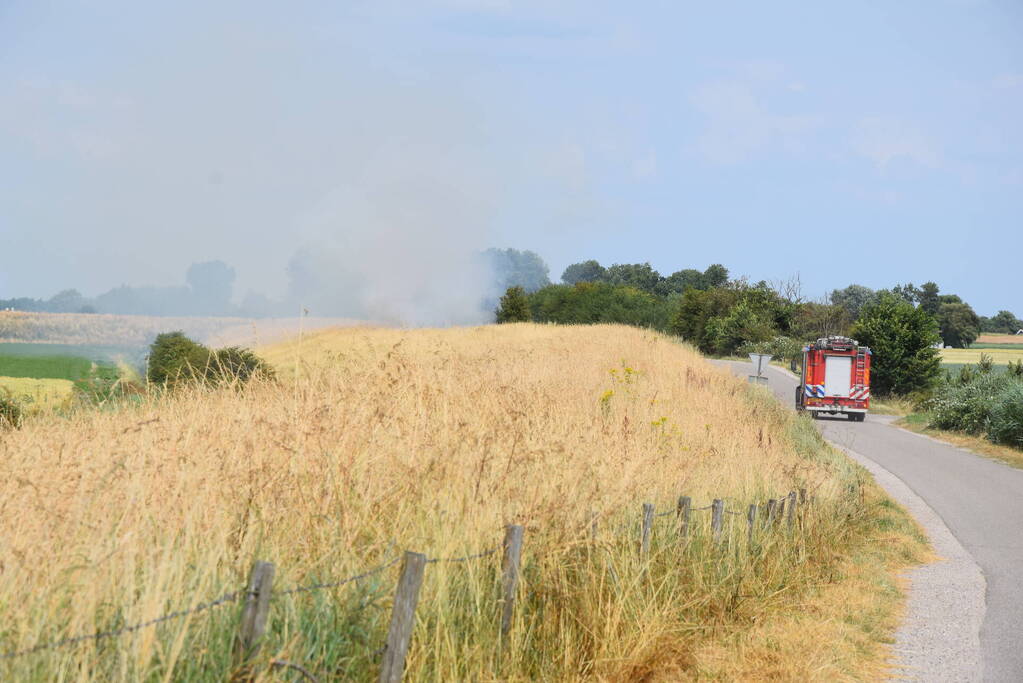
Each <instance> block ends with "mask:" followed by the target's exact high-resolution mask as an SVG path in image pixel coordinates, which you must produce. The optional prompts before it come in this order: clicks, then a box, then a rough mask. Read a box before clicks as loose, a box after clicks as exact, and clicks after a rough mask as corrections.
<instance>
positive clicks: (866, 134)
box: [851, 117, 941, 169]
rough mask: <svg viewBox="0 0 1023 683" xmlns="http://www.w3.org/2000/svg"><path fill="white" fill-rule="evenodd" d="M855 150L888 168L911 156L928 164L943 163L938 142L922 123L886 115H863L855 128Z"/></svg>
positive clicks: (918, 161) (923, 164)
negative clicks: (925, 130) (910, 122)
mask: <svg viewBox="0 0 1023 683" xmlns="http://www.w3.org/2000/svg"><path fill="white" fill-rule="evenodd" d="M851 145H852V149H853V151H854V152H855V153H856V154H858V155H860V156H863V157H866V158H867V159H870V160H871V161H872V162H874V165H875V166H877V167H878V168H879V169H885V168H886V167H887V166H889V165H890V164H891V163H892V162H893V161H896V160H907V161H912V162H915V163H917V164H919V165H921V166H924V167H927V168H933V167H935V166H937V165H938V164H939V161H940V158H941V154H940V150H939V149H938V146H937V144H936V143H935V142H934V141H932V140H931V139H930V138H929V136H928V135H927V134H926V133H925V132H924V131H923V130H921V129H920V128H919V127H918V126H914V125H910V124H909V123H907V122H904V121H898V120H895V119H889V118H882V117H868V118H864V119H861V120H860V121H859V123H858V124H857V125H856V128H855V130H854V131H853V135H852V140H851Z"/></svg>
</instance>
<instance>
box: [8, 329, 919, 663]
mask: <svg viewBox="0 0 1023 683" xmlns="http://www.w3.org/2000/svg"><path fill="white" fill-rule="evenodd" d="M266 356H267V357H268V358H269V359H270V360H271V362H273V363H274V364H276V365H277V366H278V370H279V376H280V377H282V381H281V383H280V384H263V385H255V386H249V387H247V388H246V389H245V390H244V391H237V390H231V389H223V390H218V391H213V392H200V391H195V392H189V391H185V392H182V393H179V394H177V395H174V396H168V397H164V398H160V399H158V398H152V399H150V400H149V401H147V402H145V403H143V404H141V405H132V406H127V407H125V408H124V409H123V410H122V411H119V412H88V411H81V412H77V413H75V414H73V415H71V416H70V417H67V418H58V417H56V416H48V415H42V416H37V417H36V418H33V419H32V420H29V421H28V422H27V423H26V425H25V426H24V427H23V428H22V429H21V430H18V431H13V432H9V433H7V434H5V435H4V436H3V437H2V439H0V482H2V483H0V486H2V487H3V495H2V498H0V499H2V501H3V514H2V516H0V520H2V521H0V529H2V533H0V543H2V546H3V549H2V557H3V576H4V581H3V582H0V617H2V622H3V624H4V628H3V631H2V633H0V650H2V651H9V650H12V649H21V648H28V647H31V646H33V645H35V644H36V643H38V642H40V641H45V640H49V639H53V638H60V637H62V636H67V635H74V634H77V633H82V632H93V631H96V630H97V629H105V628H108V627H113V626H117V625H119V624H123V623H133V622H137V621H142V620H146V619H149V618H153V617H155V616H158V615H159V614H161V613H163V612H165V611H168V610H172V609H177V608H181V607H188V606H190V605H194V604H196V603H198V602H200V601H205V600H209V599H212V598H215V597H217V596H219V595H221V594H223V593H225V592H228V591H234V590H238V589H239V588H240V587H241V586H242V585H243V583H244V580H245V578H246V575H247V573H248V570H249V567H250V565H251V563H252V561H253V560H254V559H256V558H260V559H266V560H271V561H273V562H275V563H277V567H278V574H277V579H276V583H275V585H276V586H278V587H280V588H289V587H292V586H296V585H305V584H309V583H315V582H318V581H330V580H332V579H337V578H342V577H345V576H349V575H353V574H356V573H359V572H361V571H363V570H365V569H366V568H369V567H373V566H376V565H378V564H381V563H383V562H386V561H389V560H390V559H391V558H392V557H395V556H396V554H397V553H398V552H399V551H400V550H401V549H413V550H417V551H421V552H424V553H427V554H428V555H429V556H431V557H450V556H458V555H464V554H467V553H473V552H477V551H480V550H484V549H487V548H490V547H493V546H495V545H496V544H498V543H499V542H500V538H501V535H502V531H501V529H502V526H503V525H505V524H508V523H520V524H524V525H526V528H527V531H526V541H525V546H524V557H523V561H524V574H523V582H522V585H521V587H520V601H521V602H520V605H519V611H518V613H517V620H516V625H515V628H514V630H513V633H512V638H511V642H510V644H509V647H508V648H507V649H506V650H505V652H504V655H503V657H501V656H499V652H500V648H499V647H498V633H497V623H498V622H497V619H496V616H497V613H498V609H499V604H498V594H499V559H498V557H497V556H494V557H490V558H483V559H480V560H474V561H472V562H468V563H454V564H447V563H438V564H431V565H429V566H428V567H427V571H426V579H425V583H424V585H423V589H422V594H421V598H420V604H419V608H418V610H417V615H418V623H417V627H416V632H415V634H414V637H413V643H412V648H411V651H410V657H409V661H408V673H409V676H408V678H409V680H489V679H495V678H500V679H505V680H536V679H545V680H564V679H579V678H596V679H607V680H679V679H695V678H727V679H767V678H785V679H793V680H795V679H798V680H809V679H817V680H833V679H836V678H847V679H876V678H877V677H879V676H881V675H882V672H883V669H884V667H885V663H886V658H887V657H888V655H889V652H888V645H887V644H888V643H889V642H890V637H891V634H892V632H893V630H894V627H895V625H896V620H897V615H898V611H899V607H900V604H901V595H900V591H899V589H898V587H897V580H896V574H897V572H898V570H899V569H901V568H902V567H905V566H906V565H907V564H909V563H911V562H913V561H915V560H917V559H919V558H920V557H922V555H923V553H924V552H925V551H924V546H923V541H922V540H921V539H920V538H919V537H918V536H917V533H916V531H915V527H914V526H913V525H912V523H911V522H910V521H909V520H908V519H907V517H906V516H905V514H904V513H903V512H902V511H901V510H899V509H898V508H897V507H896V506H894V505H893V504H892V503H891V502H890V501H888V500H887V499H886V498H885V497H884V496H883V495H882V494H881V493H880V492H879V490H878V489H877V488H876V486H874V485H873V484H872V483H871V481H870V479H869V477H867V476H866V474H865V473H864V472H863V471H862V470H861V469H860V468H858V467H857V466H855V465H853V464H852V463H850V462H849V461H848V460H846V459H844V458H842V457H841V456H839V455H837V454H835V453H834V452H833V451H831V450H830V449H829V448H827V446H826V445H825V444H824V443H823V442H822V441H821V440H820V437H819V436H818V434H817V432H816V431H815V430H814V429H813V427H812V425H811V424H810V423H809V421H807V420H805V419H800V418H797V417H796V416H795V415H794V414H792V413H791V411H788V410H785V409H784V408H782V407H781V406H780V405H779V404H778V403H777V402H775V401H774V400H772V399H771V398H770V397H769V396H768V395H767V394H766V392H760V391H757V390H756V389H753V388H750V387H747V386H746V385H745V383H744V382H742V381H740V380H738V379H736V378H734V377H732V376H730V375H728V374H727V373H725V372H723V371H721V370H718V369H715V368H712V367H711V366H709V365H708V364H707V363H706V362H705V361H704V360H703V359H702V358H700V357H699V355H698V354H696V353H695V352H693V351H691V350H689V349H687V348H686V347H682V346H679V345H678V344H675V343H673V342H672V341H671V340H669V339H668V338H666V337H664V336H661V335H659V334H653V333H649V332H643V331H641V330H637V329H633V328H627V327H615V326H595V327H583V326H579V327H564V328H560V327H547V326H534V325H514V326H492V327H485V328H478V329H452V330H444V331H432V330H417V331H397V330H354V329H350V330H339V331H329V332H323V333H320V334H316V335H312V336H310V337H307V338H306V339H305V340H304V341H303V343H302V344H301V347H299V345H298V344H289V345H284V346H280V347H275V348H270V349H266ZM297 359H301V363H300V364H296V363H295V361H296V360H297ZM801 487H805V488H807V489H808V491H809V492H810V495H811V496H812V497H813V498H814V502H813V504H812V505H808V506H806V507H805V508H803V511H802V514H801V519H800V522H799V525H798V529H797V531H796V532H795V533H793V534H791V535H790V534H788V533H787V532H786V531H785V530H784V529H785V527H784V526H780V527H778V528H776V529H762V530H760V531H758V536H757V543H756V545H755V546H754V548H753V549H750V548H749V547H748V546H747V544H746V537H745V528H744V527H745V524H744V521H743V518H742V517H736V516H732V515H728V516H726V528H725V542H724V545H723V546H722V547H721V548H715V547H714V546H713V544H712V543H710V542H709V541H708V535H709V532H708V530H707V525H708V523H709V513H707V512H694V524H695V528H694V530H693V536H692V538H691V540H690V542H689V543H688V544H682V543H680V542H679V539H678V537H677V534H676V531H675V522H674V518H673V516H668V517H666V518H658V519H657V521H656V526H655V529H654V536H653V542H652V549H651V555H650V560H649V562H648V563H642V562H640V561H639V559H638V557H637V552H636V533H637V525H638V521H639V516H640V515H639V513H640V505H641V503H643V502H646V501H649V502H652V503H655V504H656V505H657V508H658V510H659V511H660V510H670V509H671V508H672V506H673V505H674V501H675V500H676V498H677V496H679V495H680V494H685V495H689V496H692V497H693V500H694V505H697V506H702V505H706V504H708V503H710V501H711V499H712V498H715V497H720V498H724V499H725V500H726V502H727V505H728V508H729V509H730V510H735V511H740V512H744V511H745V508H746V505H747V504H749V503H751V502H763V501H764V500H766V499H767V498H769V497H776V496H779V495H782V494H784V493H785V492H787V491H790V490H792V489H797V488H801ZM594 513H596V514H597V515H598V516H599V529H600V534H599V538H598V543H597V544H596V545H594V544H592V543H591V542H590V540H589V529H590V522H591V519H592V515H593V514H594ZM394 581H395V574H394V570H393V569H392V570H390V571H389V572H386V573H383V574H380V575H378V576H375V577H373V578H371V579H367V580H364V581H361V582H358V583H355V584H349V585H346V586H344V587H341V588H338V589H330V590H324V591H318V592H312V593H305V594H299V595H294V596H282V597H279V598H275V599H274V600H273V602H272V605H271V613H270V614H271V616H270V626H269V631H268V634H267V638H266V642H265V645H264V648H263V650H262V652H261V655H260V662H261V663H263V664H266V663H267V662H269V660H270V659H271V658H274V659H284V660H288V661H292V662H297V663H300V664H302V665H303V666H305V667H307V668H308V669H310V670H312V671H315V672H318V673H319V674H320V676H321V680H326V679H330V678H335V677H336V678H345V679H348V678H352V679H361V680H369V679H371V678H373V677H374V676H375V671H376V668H377V659H376V658H375V657H376V655H374V654H373V653H374V652H375V651H376V650H378V648H379V647H380V646H381V645H382V643H383V639H384V633H385V628H386V621H387V617H388V614H389V612H388V610H389V601H390V597H391V594H392V591H393V585H394ZM237 616H238V608H237V605H233V604H232V605H229V606H228V607H221V608H218V609H215V610H212V611H210V612H207V613H203V614H200V615H197V616H196V617H194V618H192V619H189V620H174V621H170V622H167V623H165V624H162V625H160V626H158V627H155V628H147V629H143V630H142V631H140V632H139V633H138V634H137V635H134V636H125V637H121V638H118V639H112V640H108V641H102V642H101V643H99V644H92V643H85V644H80V645H75V646H68V647H65V648H63V649H59V650H53V651H44V652H39V653H36V654H32V655H27V656H24V657H20V658H16V659H11V660H6V661H0V677H2V678H4V679H7V680H52V679H58V678H68V677H75V678H82V679H96V680H99V679H102V680H142V679H144V680H158V679H160V680H165V679H171V678H172V679H174V680H224V679H225V678H227V677H228V676H229V675H230V671H231V662H230V657H229V651H230V642H231V638H232V634H233V632H234V629H235V624H236V621H237ZM265 671H266V670H265V669H263V668H260V669H259V672H260V676H261V677H264V678H266V679H267V680H270V679H271V678H272V677H273V676H275V675H276V674H269V673H266V672H265Z"/></svg>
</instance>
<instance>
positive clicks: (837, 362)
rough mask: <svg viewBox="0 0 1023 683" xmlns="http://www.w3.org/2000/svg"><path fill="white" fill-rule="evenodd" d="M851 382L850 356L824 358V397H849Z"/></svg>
mask: <svg viewBox="0 0 1023 683" xmlns="http://www.w3.org/2000/svg"><path fill="white" fill-rule="evenodd" d="M851 382H852V356H825V358H824V395H825V396H849V388H850V384H851Z"/></svg>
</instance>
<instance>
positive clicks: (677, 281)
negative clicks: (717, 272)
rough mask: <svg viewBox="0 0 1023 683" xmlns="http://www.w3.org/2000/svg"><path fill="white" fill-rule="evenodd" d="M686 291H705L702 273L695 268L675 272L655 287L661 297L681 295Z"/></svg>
mask: <svg viewBox="0 0 1023 683" xmlns="http://www.w3.org/2000/svg"><path fill="white" fill-rule="evenodd" d="M687 289H706V286H705V280H704V277H703V273H701V272H700V271H698V270H696V269H695V268H686V269H684V270H676V271H675V272H674V273H672V274H671V275H669V276H668V277H666V278H662V279H661V281H660V283H658V285H657V293H658V294H660V295H661V296H669V295H671V294H681V293H683V292H684V291H686V290H687Z"/></svg>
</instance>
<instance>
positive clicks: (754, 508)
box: [746, 504, 757, 548]
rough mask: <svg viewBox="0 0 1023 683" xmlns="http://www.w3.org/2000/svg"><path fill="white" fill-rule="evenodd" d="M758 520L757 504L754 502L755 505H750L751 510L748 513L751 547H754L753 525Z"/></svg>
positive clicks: (747, 523)
mask: <svg viewBox="0 0 1023 683" xmlns="http://www.w3.org/2000/svg"><path fill="white" fill-rule="evenodd" d="M756 521H757V506H756V505H755V504H754V505H750V506H749V511H748V512H747V513H746V526H747V534H748V535H749V546H750V547H751V548H752V547H753V528H754V527H753V525H754V524H755V523H756Z"/></svg>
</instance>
